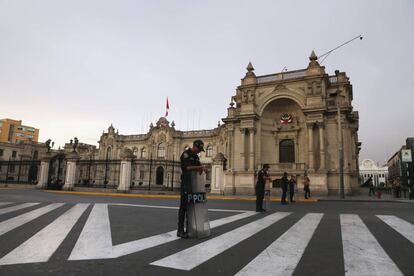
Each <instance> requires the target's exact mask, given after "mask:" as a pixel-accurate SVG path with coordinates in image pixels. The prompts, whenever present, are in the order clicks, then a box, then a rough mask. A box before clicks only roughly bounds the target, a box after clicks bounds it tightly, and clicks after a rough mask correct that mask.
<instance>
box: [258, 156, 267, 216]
mask: <svg viewBox="0 0 414 276" xmlns="http://www.w3.org/2000/svg"><path fill="white" fill-rule="evenodd" d="M269 168H270V166H269V164H264V165H263V168H262V169H261V170H260V171H259V174H258V175H257V182H256V187H255V190H256V212H265V211H266V210H265V209H263V198H264V193H265V184H266V180H267V179H269V180H270V178H269V174H268V173H267V171H268V170H269Z"/></svg>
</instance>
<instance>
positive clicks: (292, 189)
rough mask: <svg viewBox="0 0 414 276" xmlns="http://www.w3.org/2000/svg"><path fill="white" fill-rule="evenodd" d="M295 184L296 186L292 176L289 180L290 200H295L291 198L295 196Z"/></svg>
mask: <svg viewBox="0 0 414 276" xmlns="http://www.w3.org/2000/svg"><path fill="white" fill-rule="evenodd" d="M295 186H296V180H294V179H293V178H292V179H291V180H289V198H290V202H295V201H294V200H293V197H294V196H295Z"/></svg>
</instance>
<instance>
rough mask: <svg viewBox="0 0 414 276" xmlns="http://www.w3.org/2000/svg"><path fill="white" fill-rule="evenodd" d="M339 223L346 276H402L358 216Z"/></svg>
mask: <svg viewBox="0 0 414 276" xmlns="http://www.w3.org/2000/svg"><path fill="white" fill-rule="evenodd" d="M340 221H341V232H342V246H343V254H344V262H345V274H346V275H384V276H386V275H387V276H388V275H403V274H402V272H401V271H400V270H399V268H398V267H397V266H396V264H395V263H394V262H393V261H392V260H391V259H390V257H389V256H388V255H387V253H386V252H385V251H384V249H383V248H382V247H381V245H380V244H379V243H378V241H377V240H376V239H375V237H374V236H373V235H372V234H371V232H370V231H369V229H368V228H367V226H366V225H365V224H364V223H363V222H362V220H361V219H360V218H359V216H358V215H351V214H349V215H348V214H346V215H345V214H341V215H340Z"/></svg>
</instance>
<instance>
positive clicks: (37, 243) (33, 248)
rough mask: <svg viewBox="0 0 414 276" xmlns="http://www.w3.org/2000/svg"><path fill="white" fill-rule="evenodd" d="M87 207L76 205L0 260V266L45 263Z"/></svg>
mask: <svg viewBox="0 0 414 276" xmlns="http://www.w3.org/2000/svg"><path fill="white" fill-rule="evenodd" d="M88 206H89V204H83V203H79V204H76V205H75V206H74V207H72V208H71V209H69V210H68V211H66V212H65V213H64V214H63V215H61V216H60V217H58V218H57V219H56V220H54V221H53V222H52V223H51V224H49V225H48V226H46V227H45V228H43V229H42V230H40V231H39V232H38V233H36V234H35V235H34V236H33V237H31V238H30V239H28V240H27V241H25V242H24V243H23V244H22V245H20V246H19V247H17V248H15V249H14V250H13V251H11V252H10V253H9V254H7V255H6V256H4V257H3V258H2V259H0V265H10V264H21V263H37V262H47V261H48V260H49V258H50V257H51V256H52V255H53V253H54V252H55V251H56V250H57V249H58V247H59V245H60V244H61V243H62V242H63V240H64V239H65V237H66V236H67V235H68V234H69V232H70V230H71V229H72V228H73V226H74V225H75V223H76V222H77V221H78V219H79V218H80V216H81V215H82V214H83V213H84V211H85V210H86V209H87V208H88ZM45 243H46V244H45Z"/></svg>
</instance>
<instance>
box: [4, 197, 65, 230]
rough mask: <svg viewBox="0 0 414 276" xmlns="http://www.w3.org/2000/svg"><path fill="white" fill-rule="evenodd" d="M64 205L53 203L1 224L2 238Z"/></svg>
mask: <svg viewBox="0 0 414 276" xmlns="http://www.w3.org/2000/svg"><path fill="white" fill-rule="evenodd" d="M63 204H64V203H52V204H49V205H47V206H44V207H42V208H39V209H36V210H33V211H30V212H27V213H24V214H22V215H20V216H17V217H14V218H11V219H8V220H5V221H2V222H0V236H1V235H3V234H5V233H7V232H9V231H11V230H13V229H15V228H17V227H19V226H22V225H23V224H26V223H28V222H30V221H32V220H34V219H36V218H38V217H40V216H42V215H44V214H46V213H48V212H50V211H52V210H54V209H57V208H59V207H61V206H62V205H63Z"/></svg>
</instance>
